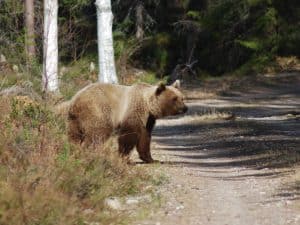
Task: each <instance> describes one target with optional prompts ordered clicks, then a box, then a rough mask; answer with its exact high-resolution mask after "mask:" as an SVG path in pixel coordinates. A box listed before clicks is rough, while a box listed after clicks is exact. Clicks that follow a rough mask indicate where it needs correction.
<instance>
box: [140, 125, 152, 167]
mask: <svg viewBox="0 0 300 225" xmlns="http://www.w3.org/2000/svg"><path fill="white" fill-rule="evenodd" d="M150 142H151V133H149V132H148V131H147V130H145V131H143V132H142V134H141V136H140V138H139V140H138V143H137V146H136V149H137V151H138V153H139V156H140V159H141V160H143V161H144V162H146V163H153V162H154V160H153V159H152V156H151V153H150Z"/></svg>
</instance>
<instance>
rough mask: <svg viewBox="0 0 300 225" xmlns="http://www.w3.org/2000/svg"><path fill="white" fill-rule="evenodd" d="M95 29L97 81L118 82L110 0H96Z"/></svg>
mask: <svg viewBox="0 0 300 225" xmlns="http://www.w3.org/2000/svg"><path fill="white" fill-rule="evenodd" d="M95 5H96V7H97V30H98V52H99V54H98V59H99V78H98V79H99V81H100V82H103V83H118V78H117V74H116V68H115V59H114V48H113V36H112V22H113V14H112V11H111V1H110V0H96V2H95Z"/></svg>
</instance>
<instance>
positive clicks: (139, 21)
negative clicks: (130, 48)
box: [135, 1, 144, 41]
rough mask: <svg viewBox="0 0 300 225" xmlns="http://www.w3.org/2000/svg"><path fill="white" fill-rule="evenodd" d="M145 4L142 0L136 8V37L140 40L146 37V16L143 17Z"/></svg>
mask: <svg viewBox="0 0 300 225" xmlns="http://www.w3.org/2000/svg"><path fill="white" fill-rule="evenodd" d="M143 11H144V6H143V2H142V1H138V2H137V5H136V8H135V17H136V33H135V36H136V39H138V40H139V41H140V40H142V39H143V38H144V17H143Z"/></svg>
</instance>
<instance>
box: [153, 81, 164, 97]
mask: <svg viewBox="0 0 300 225" xmlns="http://www.w3.org/2000/svg"><path fill="white" fill-rule="evenodd" d="M164 90H166V85H165V84H164V83H160V84H159V85H158V87H157V88H156V91H155V95H156V96H158V95H160V94H161V93H162V92H163V91H164Z"/></svg>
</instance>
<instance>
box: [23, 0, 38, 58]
mask: <svg viewBox="0 0 300 225" xmlns="http://www.w3.org/2000/svg"><path fill="white" fill-rule="evenodd" d="M25 45H26V47H25V48H26V55H27V59H28V61H31V60H32V59H33V58H34V57H35V54H36V52H35V32H34V0H25Z"/></svg>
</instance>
